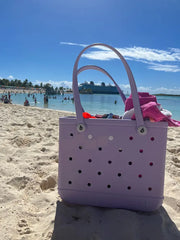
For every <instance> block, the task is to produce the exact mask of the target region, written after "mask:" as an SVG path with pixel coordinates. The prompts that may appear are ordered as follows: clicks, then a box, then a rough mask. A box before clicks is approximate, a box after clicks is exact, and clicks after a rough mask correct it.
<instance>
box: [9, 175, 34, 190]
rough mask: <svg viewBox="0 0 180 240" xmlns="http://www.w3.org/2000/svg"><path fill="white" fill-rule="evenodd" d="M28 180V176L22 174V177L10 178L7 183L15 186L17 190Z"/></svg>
mask: <svg viewBox="0 0 180 240" xmlns="http://www.w3.org/2000/svg"><path fill="white" fill-rule="evenodd" d="M29 181H30V178H28V177H26V176H23V177H15V178H12V179H11V180H10V181H9V182H7V184H9V185H11V186H13V187H15V188H17V189H18V190H22V189H24V188H25V187H26V185H27V183H28V182H29Z"/></svg>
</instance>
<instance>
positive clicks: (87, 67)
mask: <svg viewBox="0 0 180 240" xmlns="http://www.w3.org/2000/svg"><path fill="white" fill-rule="evenodd" d="M89 69H93V70H97V71H100V72H102V73H104V74H105V75H107V76H108V77H109V78H110V79H111V80H112V81H113V83H114V85H115V86H116V88H117V91H118V93H119V95H120V96H121V98H122V100H123V102H124V103H125V101H126V97H125V95H124V93H123V91H122V90H121V88H120V87H119V86H118V85H117V83H116V82H115V81H114V79H113V78H112V76H111V75H110V74H109V73H108V72H107V71H106V70H104V69H103V68H101V67H98V66H95V65H86V66H83V67H81V68H79V69H78V71H77V75H78V74H79V73H81V72H83V71H85V70H89Z"/></svg>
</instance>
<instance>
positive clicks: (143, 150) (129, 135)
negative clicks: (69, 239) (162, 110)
mask: <svg viewBox="0 0 180 240" xmlns="http://www.w3.org/2000/svg"><path fill="white" fill-rule="evenodd" d="M94 46H104V47H107V48H108V49H111V50H112V51H114V52H115V53H116V54H117V56H118V57H119V58H120V59H121V61H122V63H123V65H124V67H125V69H126V72H127V75H128V78H129V83H130V87H131V94H132V100H133V105H134V109H135V115H136V120H131V119H84V118H83V116H82V113H83V111H84V110H83V107H82V105H81V101H80V96H79V91H78V82H77V76H78V74H79V73H80V72H82V71H84V70H86V69H95V70H99V71H101V72H103V73H105V74H106V75H108V76H109V77H110V78H111V79H112V77H111V76H110V75H109V74H108V73H107V72H106V71H105V70H104V69H102V68H99V67H97V66H92V65H89V66H84V67H82V68H80V69H78V62H79V59H80V57H81V55H82V54H83V53H84V51H85V50H87V49H89V48H90V47H94ZM112 81H113V82H114V80H113V79H112ZM114 83H115V82H114ZM115 85H116V87H117V89H118V91H119V94H120V95H121V97H122V99H123V101H124V102H125V96H124V94H123V93H122V91H121V89H120V88H119V87H118V85H117V84H116V83H115ZM73 93H74V103H75V109H76V117H63V118H60V119H59V123H60V131H59V134H60V135H59V180H58V190H59V194H60V196H61V198H62V199H63V200H64V201H67V202H70V203H77V204H83V205H92V206H101V207H111V208H125V209H133V210H142V211H153V210H155V209H157V208H158V207H159V206H161V204H162V201H163V189H164V171H165V154H166V141H167V123H166V122H150V121H147V120H146V121H144V120H143V117H142V113H141V109H140V103H139V98H138V93H137V88H136V84H135V81H134V78H133V75H132V72H131V70H130V68H129V66H128V64H127V62H126V61H125V59H124V58H123V56H122V55H121V54H120V53H119V52H118V51H117V50H116V49H114V48H113V47H111V46H109V45H106V44H101V43H99V44H92V45H89V46H87V47H86V48H84V49H83V50H82V51H81V52H80V54H79V56H78V57H77V59H76V62H75V64H74V69H73Z"/></svg>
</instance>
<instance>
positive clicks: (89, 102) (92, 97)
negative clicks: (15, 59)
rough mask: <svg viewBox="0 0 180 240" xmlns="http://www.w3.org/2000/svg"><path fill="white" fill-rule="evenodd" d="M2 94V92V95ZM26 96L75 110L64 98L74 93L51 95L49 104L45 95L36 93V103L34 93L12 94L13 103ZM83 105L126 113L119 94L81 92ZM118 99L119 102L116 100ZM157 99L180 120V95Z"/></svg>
mask: <svg viewBox="0 0 180 240" xmlns="http://www.w3.org/2000/svg"><path fill="white" fill-rule="evenodd" d="M1 95H2V94H0V97H1ZM25 97H26V98H27V99H28V100H29V102H30V105H31V106H34V107H40V108H49V109H55V110H63V111H70V112H75V107H74V103H73V102H72V101H71V100H64V98H65V97H66V98H68V97H69V98H70V99H71V98H72V97H73V95H72V94H65V95H64V96H61V95H56V99H54V98H53V96H51V97H50V98H49V101H48V104H44V95H43V94H35V97H36V99H37V103H36V104H35V103H34V99H33V97H32V95H30V97H28V95H27V94H24V93H23V94H16V95H15V94H12V95H11V99H12V103H14V104H20V105H23V103H24V100H25ZM80 98H81V102H82V106H83V108H84V110H85V111H86V112H89V113H91V114H104V113H113V114H117V115H122V114H123V113H124V104H123V101H122V100H121V97H120V96H119V95H113V94H112V95H110V94H81V95H80ZM115 101H117V104H115V103H114V102H115ZM157 101H158V103H160V104H161V105H162V107H163V108H164V109H167V110H169V111H170V112H171V113H172V118H173V119H176V120H180V97H179V96H157Z"/></svg>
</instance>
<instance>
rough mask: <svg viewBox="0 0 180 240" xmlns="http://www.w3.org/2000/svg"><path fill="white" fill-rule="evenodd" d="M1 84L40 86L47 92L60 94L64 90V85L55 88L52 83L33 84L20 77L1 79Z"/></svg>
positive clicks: (25, 86) (26, 86)
mask: <svg viewBox="0 0 180 240" xmlns="http://www.w3.org/2000/svg"><path fill="white" fill-rule="evenodd" d="M0 86H4V87H5V86H7V87H24V88H27V89H28V88H39V89H43V90H45V92H46V94H48V95H50V94H60V93H61V92H63V91H64V88H63V87H59V88H58V87H56V88H54V87H53V86H52V85H51V84H50V83H46V84H43V83H40V85H38V84H35V85H33V84H32V82H30V81H28V79H25V80H24V81H21V80H19V79H14V80H9V79H5V78H3V79H0Z"/></svg>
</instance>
